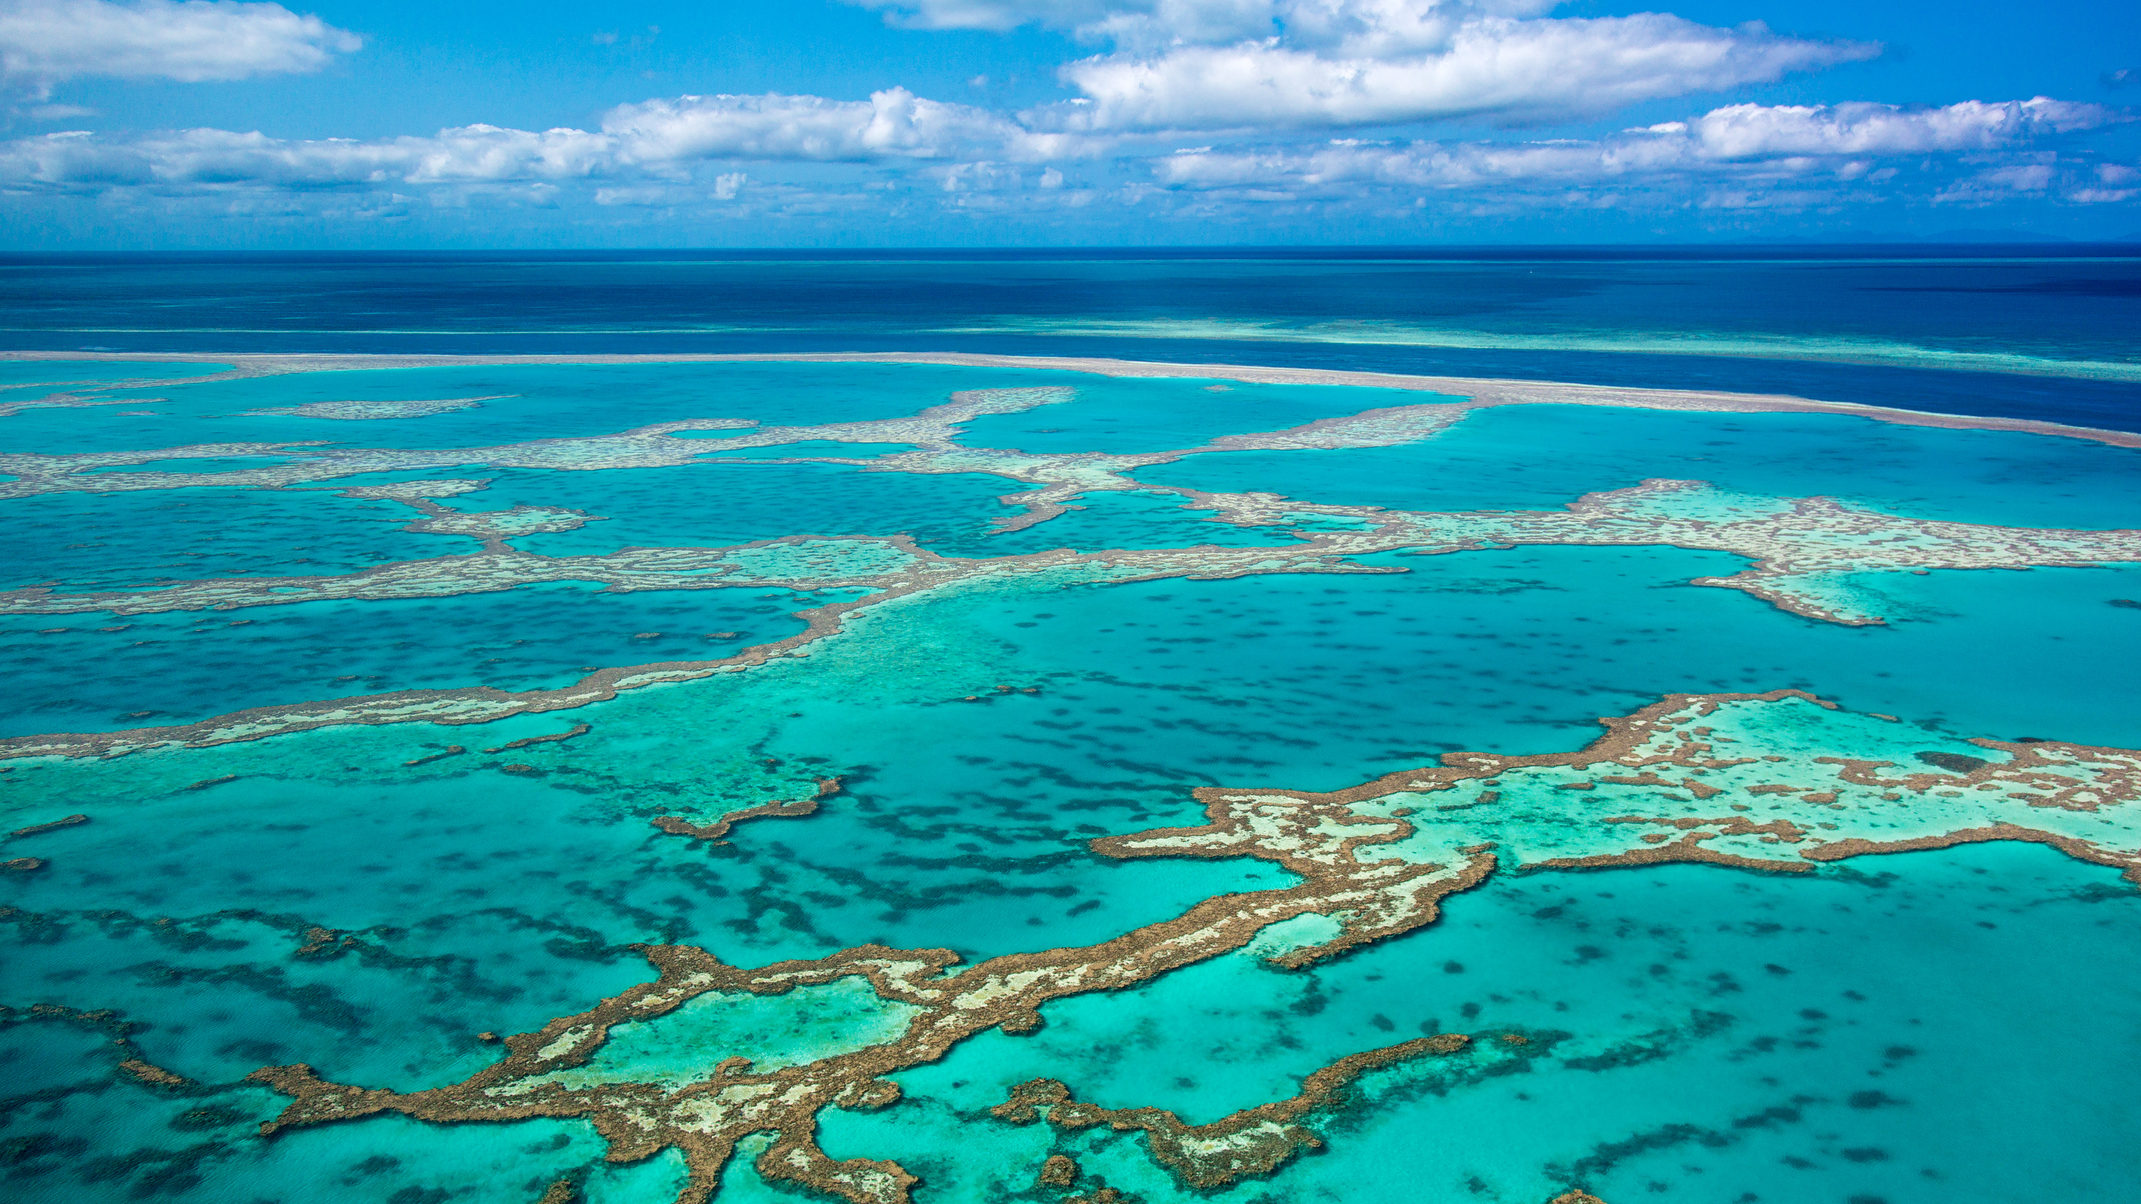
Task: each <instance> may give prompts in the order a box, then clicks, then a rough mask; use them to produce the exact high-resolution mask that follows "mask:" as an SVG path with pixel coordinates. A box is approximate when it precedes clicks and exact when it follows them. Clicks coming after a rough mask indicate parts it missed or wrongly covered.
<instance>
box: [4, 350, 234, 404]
mask: <svg viewBox="0 0 2141 1204" xmlns="http://www.w3.org/2000/svg"><path fill="white" fill-rule="evenodd" d="M229 370H230V365H229V364H192V363H185V364H181V363H167V362H162V361H157V360H15V359H0V385H44V384H49V385H55V386H60V387H64V386H67V385H75V384H102V383H104V382H106V381H117V380H145V379H151V378H158V379H160V378H166V377H174V376H207V375H208V374H210V373H212V372H227V371H229ZM9 391H10V392H14V390H9ZM18 396H21V397H29V396H34V394H33V393H31V392H30V391H29V390H27V389H25V390H23V391H22V392H21V393H19V394H18ZM6 400H13V399H12V398H8V399H6Z"/></svg>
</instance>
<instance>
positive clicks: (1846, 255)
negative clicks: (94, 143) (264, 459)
mask: <svg viewBox="0 0 2141 1204" xmlns="http://www.w3.org/2000/svg"><path fill="white" fill-rule="evenodd" d="M2137 331H2141V248H2137V247H2132V246H2125V247H2120V246H2102V247H2044V246H2024V247H2001V246H1957V247H1865V246H1859V247H1844V248H1823V247H1789V248H1739V249H1718V248H1665V249H1633V250H1625V249H1583V248H1563V249H1548V250H1525V249H1503V248H1497V249H1473V250H1453V251H1439V250H1426V251H1409V250H1401V249H1384V248H1371V249H1359V250H1336V251H1333V250H1239V249H1225V250H1180V251H1146V250H1133V251H1079V252H1033V251H1004V252H988V251H975V252H943V251H913V252H853V253H832V252H827V253H803V254H796V253H786V252H644V253H636V254H633V253H625V254H617V253H593V252H590V253H559V254H542V253H512V254H504V253H500V254H447V253H439V254H370V255H338V254H319V255H296V256H290V255H260V256H243V257H224V256H200V255H168V256H76V257H59V256H23V255H14V256H5V257H0V348H6V349H42V350H112V351H124V350H155V351H187V350H202V351H218V352H231V351H320V352H337V351H339V352H411V353H417V352H427V353H493V354H498V353H528V354H566V353H585V352H638V353H660V352H717V351H877V350H937V351H943V350H954V351H982V352H998V353H1004V354H1051V355H1102V356H1119V357H1123V358H1130V359H1152V360H1178V361H1184V360H1186V361H1214V360H1218V361H1231V362H1244V363H1265V364H1278V365H1287V366H1298V367H1316V368H1357V369H1372V370H1381V371H1394V372H1417V373H1425V374H1433V375H1470V376H1514V377H1532V378H1541V379H1556V380H1581V381H1590V382H1597V383H1605V384H1626V385H1637V386H1642V387H1649V388H1675V387H1683V388H1714V389H1727V390H1735V391H1740V392H1775V393H1792V394H1798V395H1801V396H1812V397H1820V398H1824V399H1828V400H1836V401H1855V402H1864V403H1871V404H1882V405H1898V406H1904V407H1907V408H1914V409H1929V410H1939V411H1945V412H1951V413H1963V414H2000V415H2009V416H2028V417H2035V418H2044V419H2049V420H2054V421H2061V422H2070V423H2076V424H2081V425H2090V426H2102V427H2113V428H2118V429H2127V430H2131V429H2141V357H2137V355H2136V351H2135V333H2136V332H2137ZM1665 351H1669V352H1670V353H1663V352H1665ZM1988 368H1990V369H1994V370H1987V369H1988ZM1913 369H1933V371H1929V372H1925V371H1913Z"/></svg>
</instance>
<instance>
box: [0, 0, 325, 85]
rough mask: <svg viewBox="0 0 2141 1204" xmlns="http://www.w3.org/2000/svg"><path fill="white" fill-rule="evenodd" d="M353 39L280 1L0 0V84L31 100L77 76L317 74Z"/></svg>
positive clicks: (184, 78) (189, 79)
mask: <svg viewBox="0 0 2141 1204" xmlns="http://www.w3.org/2000/svg"><path fill="white" fill-rule="evenodd" d="M361 44H362V39H360V38H358V37H357V35H355V34H353V33H350V32H348V31H346V30H342V29H337V28H335V27H334V26H332V25H329V24H327V23H326V22H325V21H322V20H321V19H319V18H318V17H314V16H300V15H298V14H297V13H293V12H291V11H290V10H289V9H287V8H284V7H283V6H282V5H280V4H256V3H238V2H235V0H183V2H174V0H129V2H126V3H114V2H113V0H0V86H4V87H5V89H7V90H9V91H13V92H16V93H19V94H27V95H29V96H31V97H33V98H35V99H40V100H41V99H43V98H44V97H46V96H48V95H50V94H51V91H52V88H53V87H54V86H55V85H57V84H59V83H62V82H64V81H66V80H69V79H73V78H76V77H78V76H90V75H94V76H110V77H117V78H122V79H173V80H179V81H181V82H185V83H199V82H203V81H208V80H233V79H244V78H246V77H248V76H254V75H275V74H286V73H290V72H303V71H316V70H318V69H319V68H320V67H322V66H324V65H326V63H327V61H328V60H329V59H330V58H332V57H333V56H334V55H336V54H346V53H349V52H351V51H354V50H356V49H358V47H359V46H360V45H361Z"/></svg>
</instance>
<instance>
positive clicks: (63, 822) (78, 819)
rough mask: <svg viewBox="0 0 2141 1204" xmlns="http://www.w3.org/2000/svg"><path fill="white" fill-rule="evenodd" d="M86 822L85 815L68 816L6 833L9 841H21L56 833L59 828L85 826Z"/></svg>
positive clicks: (87, 819)
mask: <svg viewBox="0 0 2141 1204" xmlns="http://www.w3.org/2000/svg"><path fill="white" fill-rule="evenodd" d="M88 822H89V817H88V816H86V815H80V814H76V815H68V816H64V817H62V818H60V819H55V820H52V821H50V822H48V823H42V824H31V825H30V826H29V827H27V828H17V829H15V830H14V831H12V832H10V833H8V834H7V837H8V839H9V840H21V839H22V838H23V837H25V836H41V835H43V834H44V833H46V832H57V831H59V830H60V829H61V828H71V827H73V826H75V825H76V824H86V823H88Z"/></svg>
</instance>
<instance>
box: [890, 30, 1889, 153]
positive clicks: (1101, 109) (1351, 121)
mask: <svg viewBox="0 0 2141 1204" xmlns="http://www.w3.org/2000/svg"><path fill="white" fill-rule="evenodd" d="M851 2H853V3H858V4H862V5H864V6H866V7H870V8H876V9H884V10H887V15H888V18H889V19H891V20H893V21H895V23H899V24H906V25H911V26H918V27H923V28H934V29H942V28H976V29H998V30H1001V29H1009V28H1011V27H1013V26H1017V25H1022V24H1039V25H1045V26H1050V27H1054V28H1058V29H1067V30H1070V31H1072V32H1073V33H1075V34H1076V35H1077V36H1078V37H1080V38H1082V39H1084V40H1088V41H1094V42H1103V43H1107V44H1109V45H1110V46H1111V47H1112V49H1111V51H1110V52H1109V53H1106V54H1101V55H1097V56H1094V57H1090V58H1086V59H1081V60H1079V61H1077V62H1073V63H1070V64H1067V65H1066V66H1064V67H1063V68H1062V71H1061V75H1062V77H1063V79H1064V81H1065V82H1066V83H1068V84H1070V85H1071V86H1072V87H1074V88H1076V89H1077V90H1078V91H1079V92H1080V93H1082V94H1083V95H1082V97H1081V99H1080V100H1079V101H1076V102H1072V103H1071V104H1068V105H1063V106H1055V107H1052V109H1050V110H1043V111H1039V112H1036V113H1035V114H1032V115H1031V118H1032V123H1033V124H1052V125H1055V126H1057V127H1058V128H1065V129H1079V130H1190V129H1241V128H1250V127H1266V128H1269V127H1315V126H1358V125H1376V124H1402V123H1409V122H1418V121H1429V120H1441V119H1447V118H1463V117H1481V116H1485V117H1490V118H1494V119H1496V120H1499V121H1503V122H1528V121H1543V120H1549V119H1553V118H1559V117H1568V116H1578V115H1589V114H1596V113H1602V112H1608V111H1611V110H1613V109H1616V108H1619V107H1621V106H1623V105H1626V104H1629V103H1632V102H1635V101H1640V100H1649V99H1654V98H1658V97H1667V96H1681V95H1686V94H1689V93H1695V92H1714V91H1719V90H1723V89H1728V88H1735V87H1739V86H1742V85H1745V84H1751V83H1765V82H1769V81H1772V80H1775V79H1778V78H1780V77H1781V76H1783V75H1785V74H1787V73H1789V72H1793V71H1802V70H1807V69H1810V68H1816V67H1824V66H1828V65H1830V64H1833V63H1838V62H1843V61H1846V60H1850V59H1857V58H1865V57H1868V56H1870V55H1872V54H1874V53H1876V52H1877V50H1878V47H1875V46H1872V45H1868V44H1865V43H1857V42H1834V41H1813V40H1808V39H1803V38H1791V37H1783V36H1779V35H1776V34H1773V33H1771V32H1770V31H1768V30H1767V29H1765V28H1763V27H1761V26H1759V25H1747V26H1742V27H1740V28H1737V29H1720V28H1717V27H1714V26H1708V25H1700V24H1697V23H1695V22H1692V21H1687V20H1683V19H1682V18H1679V17H1675V16H1671V15H1667V14H1663V13H1638V14H1636V15H1634V16H1626V17H1592V18H1548V17H1546V16H1545V14H1546V13H1548V12H1550V11H1551V10H1552V9H1554V8H1555V7H1557V6H1558V4H1559V2H1560V0H851Z"/></svg>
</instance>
